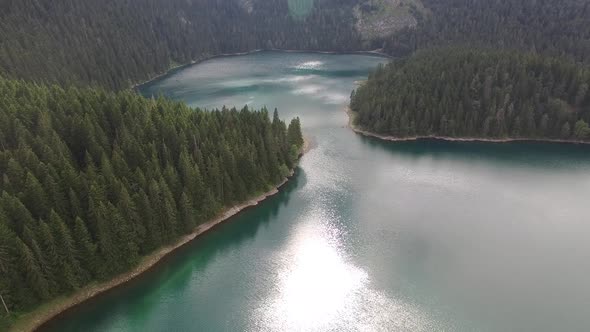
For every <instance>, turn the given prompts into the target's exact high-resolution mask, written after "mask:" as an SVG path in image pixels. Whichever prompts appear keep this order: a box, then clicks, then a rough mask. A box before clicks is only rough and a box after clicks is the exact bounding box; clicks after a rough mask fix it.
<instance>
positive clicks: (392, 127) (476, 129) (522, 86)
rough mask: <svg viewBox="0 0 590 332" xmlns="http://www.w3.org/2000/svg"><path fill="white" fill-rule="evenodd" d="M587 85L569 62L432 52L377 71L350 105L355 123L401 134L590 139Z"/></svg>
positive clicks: (587, 78) (583, 73)
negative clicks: (354, 114)
mask: <svg viewBox="0 0 590 332" xmlns="http://www.w3.org/2000/svg"><path fill="white" fill-rule="evenodd" d="M589 85H590V69H589V68H588V67H585V66H581V65H576V64H575V63H573V62H570V61H568V60H562V59H557V58H547V57H543V56H539V55H534V54H526V53H519V52H515V51H492V50H468V49H434V50H428V51H423V52H419V53H418V54H416V55H414V56H412V57H410V58H407V59H401V60H396V61H393V62H391V63H390V64H388V65H387V66H385V67H380V68H378V69H377V70H376V71H375V72H373V73H372V74H371V75H370V76H369V79H368V81H367V82H365V83H364V84H363V85H361V86H360V87H359V88H358V89H357V90H356V91H355V92H353V94H352V96H351V104H350V106H351V110H352V111H353V112H355V113H356V116H355V121H356V124H357V125H358V126H360V127H361V128H364V129H367V130H369V131H373V132H376V133H379V134H386V135H392V136H396V137H413V136H448V137H478V138H508V137H510V138H552V139H563V140H589V139H590V129H589V128H588V123H589V122H590V91H588V87H589Z"/></svg>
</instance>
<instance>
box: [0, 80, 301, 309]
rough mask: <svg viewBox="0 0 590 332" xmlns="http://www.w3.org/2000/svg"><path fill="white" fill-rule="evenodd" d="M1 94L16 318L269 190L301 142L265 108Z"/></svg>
mask: <svg viewBox="0 0 590 332" xmlns="http://www.w3.org/2000/svg"><path fill="white" fill-rule="evenodd" d="M0 95H1V96H2V98H0V109H1V110H2V112H0V174H1V175H2V179H1V180H0V272H1V273H0V295H2V297H3V299H4V301H5V302H6V305H7V306H8V308H9V310H11V311H12V313H13V314H14V313H18V312H23V311H26V310H29V309H31V308H33V307H35V306H36V305H38V304H39V303H41V302H43V301H47V300H49V299H52V298H55V297H56V296H58V295H61V294H68V293H71V292H73V291H75V290H77V289H79V288H80V287H82V286H84V285H86V284H88V283H89V282H91V281H95V280H106V279H109V278H110V277H112V276H114V275H116V274H118V273H121V272H124V271H127V270H128V269H129V268H131V267H133V266H134V265H135V264H136V263H138V261H139V259H140V257H142V256H144V255H146V254H149V253H150V252H151V251H153V250H154V249H156V248H158V247H160V246H162V245H164V244H167V243H170V242H172V241H174V240H175V239H177V238H178V237H179V236H180V235H182V234H186V233H188V232H191V230H193V229H194V228H195V226H197V225H199V224H200V223H203V222H204V221H207V220H208V219H209V218H211V217H212V216H214V215H216V214H217V213H219V212H220V211H221V210H222V209H223V208H224V207H227V206H231V205H233V204H236V203H238V202H242V201H245V200H247V199H248V198H250V197H252V196H253V195H255V194H260V193H261V192H265V191H267V190H268V189H269V188H271V187H272V186H274V185H276V184H277V183H279V182H280V181H281V180H283V179H284V178H285V177H286V176H287V175H288V174H289V173H290V171H291V169H293V167H294V165H295V162H296V159H297V158H298V154H299V151H300V148H301V146H302V144H303V139H302V136H301V128H300V123H299V119H294V120H293V121H292V122H291V123H290V125H289V126H286V125H285V123H284V122H283V121H281V120H280V119H279V117H278V115H277V112H276V111H275V113H274V116H273V117H272V120H271V119H270V116H269V114H268V112H267V111H266V110H265V109H263V110H260V111H251V110H248V109H247V108H244V109H242V110H241V111H237V110H235V109H231V110H228V109H222V110H217V111H203V110H200V109H190V108H188V107H187V106H185V105H184V104H182V103H178V102H173V101H170V100H167V99H164V98H160V99H145V98H143V97H140V96H139V95H137V94H135V93H132V92H120V93H117V94H115V93H110V92H104V91H102V90H100V89H90V88H85V89H77V88H66V89H64V88H61V87H58V86H44V85H36V84H32V83H25V82H23V81H14V80H4V79H0ZM2 310H4V308H2ZM3 317H5V316H3Z"/></svg>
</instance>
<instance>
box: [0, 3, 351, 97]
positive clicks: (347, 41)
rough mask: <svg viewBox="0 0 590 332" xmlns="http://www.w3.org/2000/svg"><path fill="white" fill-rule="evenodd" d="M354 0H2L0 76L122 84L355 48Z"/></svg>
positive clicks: (120, 86)
mask: <svg viewBox="0 0 590 332" xmlns="http://www.w3.org/2000/svg"><path fill="white" fill-rule="evenodd" d="M355 2H356V0H344V1H338V0H323V1H321V2H319V1H316V3H315V5H314V1H303V0H289V1H287V0H223V1H219V0H198V1H186V0H165V1H164V0H101V1H94V0H82V1H37V0H2V1H0V36H1V38H0V75H4V76H5V77H10V78H19V79H20V78H22V79H27V80H33V81H37V82H56V83H60V84H74V85H98V86H102V87H106V88H110V89H122V88H127V87H129V86H131V85H132V84H133V83H137V82H140V81H143V80H146V79H149V78H150V77H153V76H154V75H156V74H159V73H162V72H164V71H166V70H168V69H169V68H170V67H171V66H174V65H177V64H184V63H188V62H190V61H191V60H200V59H204V58H207V57H210V56H213V55H218V54H223V53H234V52H244V51H250V50H255V49H261V48H266V49H270V48H282V49H310V50H329V51H346V50H357V49H359V48H361V46H360V36H359V35H358V33H356V32H355V30H354V29H353V25H354V22H353V17H352V5H353V4H354V3H355ZM298 3H301V5H299V6H298ZM306 3H309V8H300V7H305V6H303V5H305V4H306ZM305 10H307V11H308V12H305ZM302 13H305V15H304V14H302Z"/></svg>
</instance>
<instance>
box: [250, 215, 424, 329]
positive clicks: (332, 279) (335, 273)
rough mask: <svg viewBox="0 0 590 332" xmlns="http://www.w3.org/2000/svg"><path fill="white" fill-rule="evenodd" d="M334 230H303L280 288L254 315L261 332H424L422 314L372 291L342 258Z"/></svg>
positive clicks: (312, 226) (320, 226) (318, 226)
mask: <svg viewBox="0 0 590 332" xmlns="http://www.w3.org/2000/svg"><path fill="white" fill-rule="evenodd" d="M336 231H337V228H336V227H330V226H329V224H328V223H325V222H322V221H320V220H308V221H307V222H303V223H301V224H300V227H299V228H298V229H297V231H296V234H295V236H294V237H293V239H292V241H291V243H290V245H289V246H288V248H287V249H286V252H285V253H283V255H281V256H280V258H277V259H278V260H280V265H281V268H280V269H279V272H278V274H277V276H276V279H277V282H276V285H277V286H276V288H275V289H274V291H273V296H271V297H270V298H269V299H268V300H267V301H265V302H264V304H263V305H262V306H261V307H260V308H258V314H257V315H255V316H256V317H257V318H256V322H255V323H254V325H255V327H254V328H253V329H252V330H262V331H386V330H390V329H391V327H392V326H397V327H399V328H400V329H401V330H412V331H420V330H423V329H424V327H423V326H422V323H423V322H424V319H422V318H420V315H419V313H418V311H417V310H416V309H415V308H413V307H411V306H409V305H406V304H404V303H401V302H399V301H394V300H392V299H390V298H388V297H387V296H385V295H383V294H380V293H379V292H377V291H375V290H373V289H371V288H370V278H369V275H368V274H367V272H366V271H364V270H363V269H361V268H359V267H357V266H355V265H354V264H352V263H351V262H349V261H348V260H347V259H346V258H345V257H344V256H343V252H342V251H343V250H342V248H341V245H340V243H339V241H338V234H337V233H336Z"/></svg>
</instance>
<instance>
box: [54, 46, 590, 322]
mask: <svg viewBox="0 0 590 332" xmlns="http://www.w3.org/2000/svg"><path fill="white" fill-rule="evenodd" d="M385 61H387V60H386V59H384V58H380V57H374V56H368V55H329V54H308V53H278V52H261V53H255V54H250V55H245V56H238V57H228V58H218V59H213V60H210V61H206V62H203V63H201V64H198V65H195V66H190V67H187V68H184V69H182V70H179V71H176V72H174V73H172V74H171V75H168V76H166V77H164V78H162V79H160V80H157V81H155V82H153V83H149V84H147V85H144V86H142V90H141V92H142V93H143V94H144V95H146V96H151V95H158V94H163V95H166V96H169V97H171V98H174V99H178V100H184V101H186V102H187V103H189V104H191V105H192V106H195V107H196V106H199V107H203V108H207V109H212V108H219V107H221V106H223V105H227V106H234V105H235V106H236V107H238V108H241V107H243V106H244V105H248V106H250V107H254V108H259V107H262V106H267V107H268V108H269V109H271V110H272V109H274V107H277V108H278V109H279V113H280V115H281V117H282V118H286V119H290V118H292V117H295V116H299V117H300V118H301V120H302V124H303V126H304V131H305V133H306V134H307V135H308V136H310V137H312V138H313V140H314V141H315V142H316V144H317V146H316V147H315V148H314V149H313V150H311V151H310V152H309V153H308V154H307V155H305V156H304V158H303V160H302V163H301V164H300V167H299V169H298V172H297V175H296V176H295V177H294V179H293V180H292V181H291V182H290V183H288V185H287V186H286V187H285V189H284V190H283V191H281V193H280V194H278V195H277V196H274V197H272V198H270V199H269V200H267V201H265V202H263V203H261V204H260V205H259V206H257V207H255V208H253V209H249V210H247V211H246V212H244V213H242V214H240V215H238V216H236V217H235V218H232V220H231V221H229V222H227V223H225V224H223V225H221V226H220V227H218V228H216V229H215V230H214V231H212V232H210V233H208V234H206V235H204V236H202V237H200V238H198V239H197V240H195V241H194V242H192V243H191V244H190V245H188V246H187V247H186V248H184V249H182V250H181V252H180V253H178V254H177V255H174V256H173V257H171V258H170V259H168V260H166V262H164V263H163V264H161V266H159V267H158V268H157V269H156V271H154V272H152V273H149V274H147V275H145V276H143V277H141V278H140V279H139V280H138V281H136V282H133V283H132V284H130V285H128V286H125V287H122V288H120V289H117V290H115V291H113V292H110V293H108V294H107V295H105V296H102V297H100V298H99V299H96V300H94V301H91V302H89V303H88V304H87V305H83V306H80V307H79V308H77V309H76V310H74V311H72V312H71V313H69V314H68V315H66V316H65V317H64V318H63V319H60V320H59V321H56V322H55V323H54V324H53V325H52V326H50V327H49V328H48V330H50V331H144V332H145V331H587V330H588V329H589V328H590V287H589V286H588V281H587V280H588V276H589V275H590V259H589V258H590V241H588V235H589V234H590V204H589V197H590V147H588V146H583V145H568V144H547V143H535V142H517V143H505V144H504V143H475V142H445V141H436V140H419V141H415V142H382V141H378V140H376V139H371V138H366V137H362V136H359V135H356V134H354V133H353V132H352V131H351V130H350V129H348V128H347V127H346V124H347V121H348V119H347V116H346V114H345V112H344V107H345V106H346V104H347V102H348V97H349V95H350V92H351V91H352V89H354V86H355V82H356V81H359V80H362V79H365V78H366V75H367V73H368V72H369V71H370V70H371V69H372V68H374V67H375V66H377V65H378V64H379V63H384V62H385Z"/></svg>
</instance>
